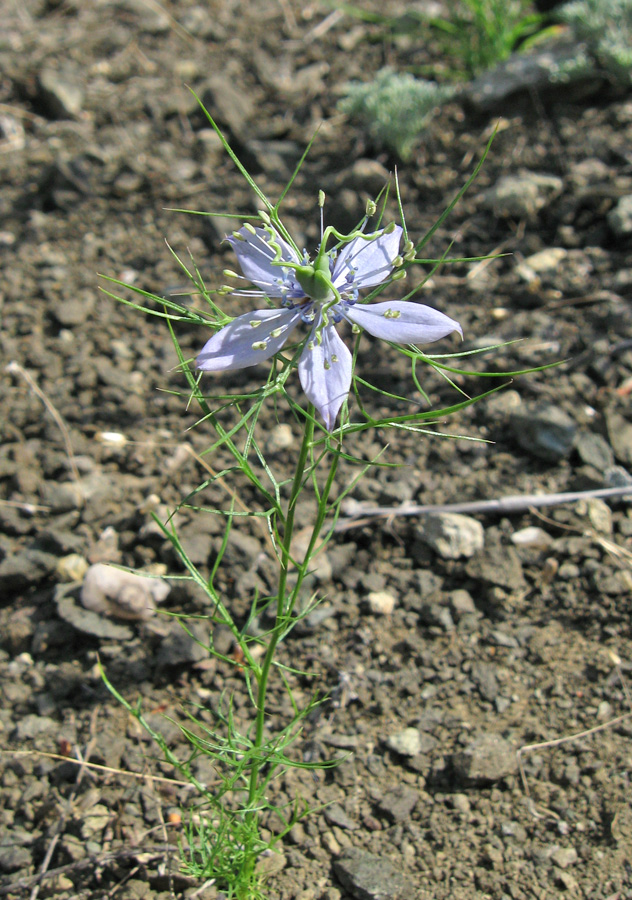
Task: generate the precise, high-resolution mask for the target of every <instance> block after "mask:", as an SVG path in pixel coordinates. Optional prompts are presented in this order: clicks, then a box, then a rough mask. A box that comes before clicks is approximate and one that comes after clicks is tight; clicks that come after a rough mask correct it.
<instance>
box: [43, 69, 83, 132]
mask: <svg viewBox="0 0 632 900" xmlns="http://www.w3.org/2000/svg"><path fill="white" fill-rule="evenodd" d="M38 86H39V93H40V100H41V101H42V103H43V104H44V106H45V108H46V111H47V113H48V115H49V116H51V117H52V118H54V119H75V118H77V117H78V116H79V115H80V113H81V108H82V106H83V90H82V88H81V81H80V79H79V78H78V76H77V73H76V72H75V71H73V70H72V69H70V68H68V67H65V68H62V69H56V68H53V67H52V66H45V67H44V68H43V69H42V71H41V72H40V73H39V78H38Z"/></svg>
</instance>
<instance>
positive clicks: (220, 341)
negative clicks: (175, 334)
mask: <svg viewBox="0 0 632 900" xmlns="http://www.w3.org/2000/svg"><path fill="white" fill-rule="evenodd" d="M300 321H301V313H300V310H296V309H258V310H255V311H254V312H249V313H245V314H244V315H243V316H238V317H237V318H236V319H233V321H232V322H231V323H230V324H229V325H226V326H225V327H224V328H222V329H221V330H220V331H218V332H217V334H214V335H213V337H212V338H211V339H210V340H209V341H207V342H206V344H205V345H204V347H203V349H202V352H201V353H200V355H199V356H198V358H197V359H196V361H195V364H196V366H197V367H198V369H202V371H203V372H228V371H230V370H231V369H245V368H247V367H248V366H256V365H257V363H260V362H264V361H265V360H266V359H269V358H270V357H271V356H274V354H275V353H278V352H279V350H280V349H281V348H282V347H283V345H284V344H285V342H286V341H287V339H288V338H289V336H290V334H291V333H292V332H293V331H294V329H295V328H296V326H297V325H298V323H299V322H300Z"/></svg>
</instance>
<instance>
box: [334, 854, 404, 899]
mask: <svg viewBox="0 0 632 900" xmlns="http://www.w3.org/2000/svg"><path fill="white" fill-rule="evenodd" d="M334 871H335V873H336V876H337V877H338V878H339V879H340V881H341V882H342V885H343V887H344V888H346V890H348V891H349V893H350V894H351V895H352V896H353V897H354V898H355V900H410V898H411V897H413V896H414V890H413V888H412V886H411V885H409V884H408V883H407V882H406V879H405V878H404V876H403V875H402V873H401V871H400V870H399V869H397V868H396V867H395V866H394V865H393V864H392V863H391V861H390V860H388V859H384V858H383V857H380V856H374V855H373V854H372V853H368V852H367V851H366V850H361V849H360V848H359V847H349V848H347V849H346V850H344V851H343V852H342V853H341V855H340V856H339V857H338V859H336V860H334Z"/></svg>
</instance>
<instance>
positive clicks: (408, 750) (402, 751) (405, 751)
mask: <svg viewBox="0 0 632 900" xmlns="http://www.w3.org/2000/svg"><path fill="white" fill-rule="evenodd" d="M386 744H387V746H388V748H389V749H390V750H394V751H395V753H399V755H400V756H417V754H418V753H420V752H421V749H422V744H421V735H420V734H419V731H418V729H417V728H403V729H402V730H401V731H396V732H395V733H394V734H391V735H389V737H388V738H387V739H386Z"/></svg>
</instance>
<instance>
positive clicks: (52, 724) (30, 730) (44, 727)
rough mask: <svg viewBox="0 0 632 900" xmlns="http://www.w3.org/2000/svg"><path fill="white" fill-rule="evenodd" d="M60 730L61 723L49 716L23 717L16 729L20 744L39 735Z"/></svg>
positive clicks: (31, 715)
mask: <svg viewBox="0 0 632 900" xmlns="http://www.w3.org/2000/svg"><path fill="white" fill-rule="evenodd" d="M56 728H59V723H58V722H56V721H55V719H51V718H49V717H48V716H36V715H35V714H30V715H27V716H22V718H21V719H20V721H19V722H18V724H17V726H16V729H15V739H16V741H18V742H19V743H22V741H27V740H29V739H31V738H34V737H37V735H38V734H46V733H47V732H51V731H54V730H55V729H56Z"/></svg>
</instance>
